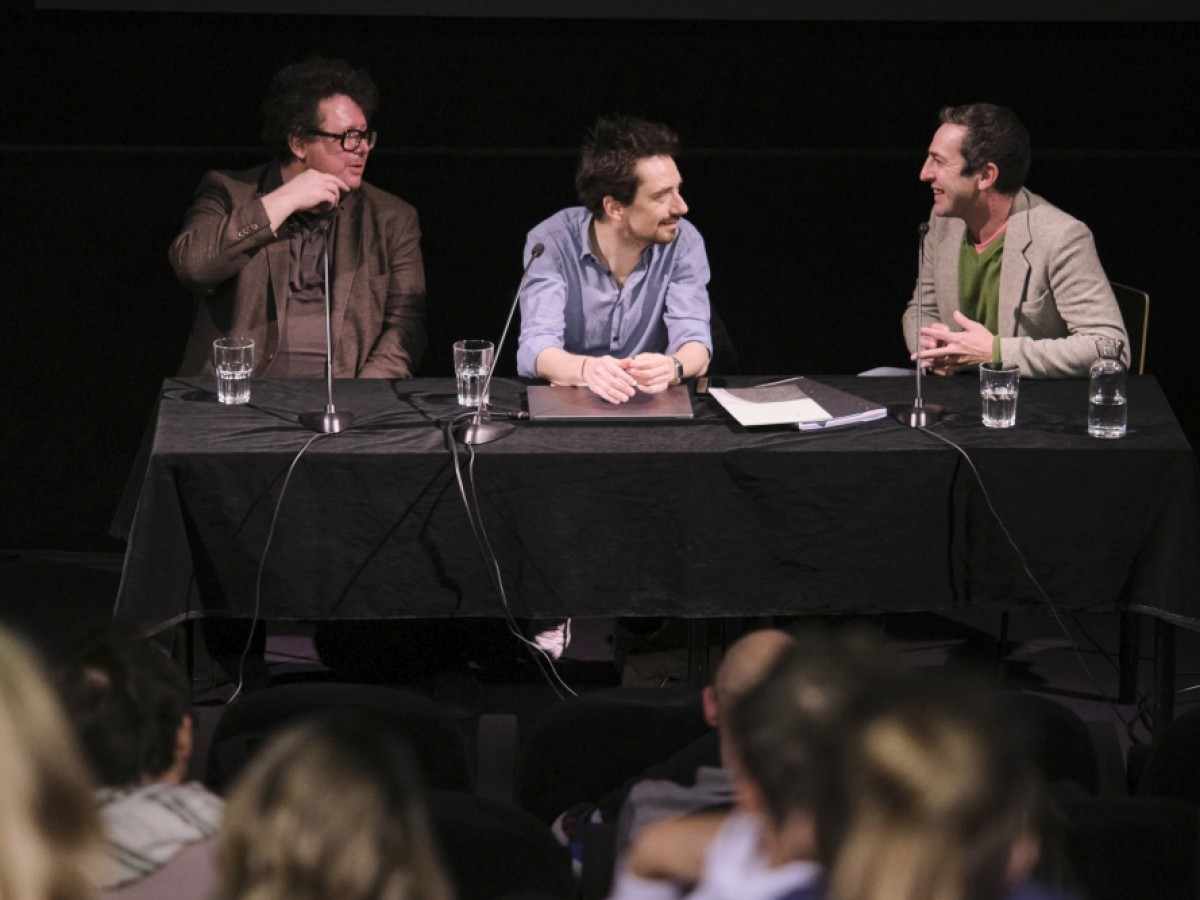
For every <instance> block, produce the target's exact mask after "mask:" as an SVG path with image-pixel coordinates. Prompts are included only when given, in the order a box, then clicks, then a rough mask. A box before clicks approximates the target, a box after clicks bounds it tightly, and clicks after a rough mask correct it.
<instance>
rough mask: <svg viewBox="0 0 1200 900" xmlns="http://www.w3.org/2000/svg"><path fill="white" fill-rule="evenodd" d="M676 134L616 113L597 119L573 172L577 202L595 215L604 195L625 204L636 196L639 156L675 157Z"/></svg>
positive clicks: (599, 214) (600, 214)
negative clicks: (611, 116)
mask: <svg viewBox="0 0 1200 900" xmlns="http://www.w3.org/2000/svg"><path fill="white" fill-rule="evenodd" d="M678 152H679V137H678V135H676V134H675V132H674V131H672V130H671V129H670V128H668V127H667V126H666V125H661V124H659V123H657V122H647V121H644V120H643V119H632V118H629V117H627V116H617V117H615V118H611V119H600V120H599V121H598V122H596V124H595V126H594V127H593V128H592V130H591V131H590V132H589V133H588V136H587V139H586V140H585V141H584V144H583V148H582V150H581V151H580V154H579V167H578V168H577V169H576V171H575V192H576V194H578V195H579V202H580V203H582V204H583V205H584V206H586V207H587V208H588V210H589V211H590V212H591V213H592V214H593V215H595V216H597V217H603V215H604V198H605V197H612V198H613V199H614V200H616V201H617V202H619V203H621V204H623V205H626V206H628V205H629V204H630V203H632V202H633V198H634V197H635V196H636V195H637V189H638V176H637V164H638V160H639V159H647V158H649V157H651V156H672V157H673V156H675V154H676V153H678Z"/></svg>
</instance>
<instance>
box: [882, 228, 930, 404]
mask: <svg viewBox="0 0 1200 900" xmlns="http://www.w3.org/2000/svg"><path fill="white" fill-rule="evenodd" d="M927 234H929V223H928V222H922V223H921V224H920V225H918V226H917V292H916V296H917V333H916V345H917V352H920V350H921V327H922V325H924V321H925V320H924V316H923V313H924V311H925V298H924V296H923V295H922V292H921V279H922V277H923V276H924V274H925V235H927ZM924 369H925V367H924V365H922V360H921V359H918V360H917V396H916V399H915V400H913V402H912V404H911V405H909V406H897V407H894V408H893V409H892V417H893V418H894V419H897V420H898V421H900V422H902V423H903V424H905V425H907V426H908V427H909V428H924V427H925V426H926V425H929V424H931V423H933V422H936V421H937V420H938V419H940V418H941V417H942V408H941V407H940V406H937V405H936V404H929V405H928V406H927V405H926V404H925V400H924V398H922V396H921V376H922V374H923V373H924Z"/></svg>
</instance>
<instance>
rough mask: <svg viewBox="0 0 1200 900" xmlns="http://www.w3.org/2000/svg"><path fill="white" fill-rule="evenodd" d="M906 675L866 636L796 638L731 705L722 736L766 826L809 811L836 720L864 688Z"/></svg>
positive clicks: (839, 720)
mask: <svg viewBox="0 0 1200 900" xmlns="http://www.w3.org/2000/svg"><path fill="white" fill-rule="evenodd" d="M905 672H906V670H905V669H904V667H903V666H902V664H901V663H900V661H899V660H898V659H897V658H896V657H894V656H893V655H891V654H890V653H887V652H885V651H884V648H883V646H882V645H881V644H880V643H879V642H878V641H877V640H875V639H874V638H873V637H870V636H868V635H866V634H859V633H849V634H843V635H839V636H829V635H802V636H799V637H797V638H796V639H795V640H794V642H792V643H791V644H790V645H789V646H787V647H786V648H783V649H782V651H781V652H780V653H779V654H778V659H777V660H776V661H775V663H774V664H773V665H772V666H771V667H770V668H769V669H767V671H766V673H765V674H764V675H763V676H762V678H760V679H759V680H758V681H757V682H756V683H755V684H754V685H753V686H751V687H750V688H749V690H747V691H746V693H745V694H744V695H743V696H742V697H741V698H740V699H739V700H738V701H737V702H736V703H735V704H734V705H733V708H732V709H731V710H730V712H729V715H728V716H727V718H726V722H727V731H728V733H729V738H730V740H731V742H732V744H733V746H734V753H735V756H736V758H737V761H738V765H739V768H740V770H741V772H742V774H743V775H744V776H745V777H746V778H748V779H749V780H750V781H751V782H752V783H753V784H754V786H755V788H756V791H757V794H758V795H759V796H760V797H761V799H762V803H763V805H764V806H765V809H764V812H765V814H766V815H767V817H768V818H769V819H770V820H771V822H772V824H773V825H775V826H781V825H783V823H784V822H785V821H786V820H787V819H788V818H789V817H791V816H793V815H795V814H808V813H809V812H811V810H812V808H813V806H814V803H815V801H816V797H817V794H818V791H819V790H820V788H821V785H822V781H823V779H824V778H825V777H826V776H825V773H824V770H823V768H822V766H823V765H824V762H825V760H826V758H827V754H826V753H825V747H826V745H827V744H828V742H829V741H831V740H832V739H833V738H834V736H835V735H840V733H841V732H840V728H841V723H842V718H843V717H844V716H845V715H846V714H847V713H848V711H849V710H850V708H851V707H852V705H853V704H854V703H855V702H856V701H857V698H858V697H859V696H860V695H861V694H862V693H863V692H864V691H865V690H867V689H869V688H870V687H871V686H872V685H875V684H878V683H885V682H888V681H891V680H893V679H895V678H896V677H899V676H900V675H901V674H903V673H905Z"/></svg>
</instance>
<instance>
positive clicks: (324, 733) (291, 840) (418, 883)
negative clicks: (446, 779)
mask: <svg viewBox="0 0 1200 900" xmlns="http://www.w3.org/2000/svg"><path fill="white" fill-rule="evenodd" d="M415 772H416V769H415V763H414V762H413V760H412V757H411V755H410V754H409V752H408V751H407V748H406V747H404V746H403V744H402V743H401V742H400V741H399V740H398V739H397V738H395V737H394V736H393V735H391V734H390V733H389V732H387V731H386V730H385V729H381V728H378V727H372V725H371V723H370V721H369V719H363V718H350V717H349V716H336V715H335V716H323V717H319V718H315V719H312V720H309V721H307V722H303V723H300V724H298V725H294V726H292V727H290V728H288V729H286V730H285V731H283V732H281V733H280V734H278V735H276V736H275V737H274V738H272V739H271V741H269V742H268V743H267V744H266V745H265V746H264V747H263V749H262V750H261V751H259V753H258V755H257V756H255V758H254V759H253V760H251V762H250V764H249V765H248V766H247V768H246V769H245V771H244V772H243V774H242V776H241V777H240V778H239V780H238V781H237V783H236V784H235V785H234V787H233V790H232V792H231V793H230V795H229V798H228V804H227V806H226V811H225V825H224V828H223V831H222V834H221V837H220V844H219V849H218V869H219V879H220V889H219V891H218V897H219V898H221V900H410V898H411V900H417V898H419V900H448V898H449V897H450V889H449V887H448V882H447V879H446V877H445V875H444V873H443V872H442V870H441V867H440V864H439V862H438V860H437V854H436V852H435V850H434V847H433V841H432V838H431V836H430V831H429V825H428V822H427V819H426V815H425V810H424V804H423V802H422V800H421V797H420V793H419V788H418V785H417V778H416V774H415Z"/></svg>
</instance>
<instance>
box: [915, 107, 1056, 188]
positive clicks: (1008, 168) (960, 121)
mask: <svg viewBox="0 0 1200 900" xmlns="http://www.w3.org/2000/svg"><path fill="white" fill-rule="evenodd" d="M938 121H940V122H941V123H942V124H943V125H961V126H962V127H963V128H965V129H966V130H967V133H966V134H964V135H963V139H962V155H963V159H964V160H966V166H965V167H964V168H963V174H964V175H970V174H971V173H972V172H977V171H979V169H980V168H982V167H983V166H984V165H986V164H987V163H989V162H991V163H995V164H996V168H997V169H999V170H1000V174H999V175H998V176H997V178H996V190H998V191H999V192H1000V193H1002V194H1015V193H1016V192H1017V191H1019V190H1020V189H1021V185H1023V184H1024V183H1025V176H1026V175H1028V174H1029V162H1030V159H1031V158H1032V156H1033V151H1032V150H1031V148H1030V144H1029V131H1028V130H1027V129H1026V128H1025V126H1024V125H1022V124H1021V122H1020V120H1019V119H1017V117H1016V115H1015V114H1014V113H1013V111H1012V110H1011V109H1007V108H1005V107H1003V106H996V105H995V104H994V103H968V104H966V105H965V106H945V107H943V108H942V111H941V112H940V113H939V114H938Z"/></svg>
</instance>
